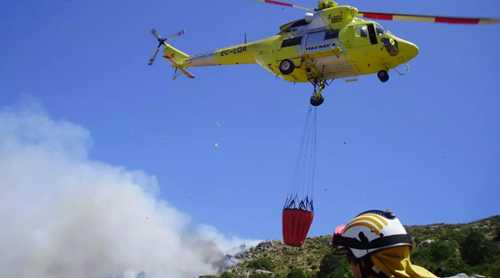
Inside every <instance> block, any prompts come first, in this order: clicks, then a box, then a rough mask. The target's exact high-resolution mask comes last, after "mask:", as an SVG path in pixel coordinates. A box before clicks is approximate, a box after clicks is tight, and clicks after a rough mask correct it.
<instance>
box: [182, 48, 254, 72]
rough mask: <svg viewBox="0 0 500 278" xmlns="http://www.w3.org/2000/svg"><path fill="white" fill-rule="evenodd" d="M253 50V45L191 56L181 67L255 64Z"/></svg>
mask: <svg viewBox="0 0 500 278" xmlns="http://www.w3.org/2000/svg"><path fill="white" fill-rule="evenodd" d="M253 49H254V45H253V44H251V43H247V44H240V45H235V46H230V47H225V48H221V49H217V50H213V51H209V52H205V53H201V54H196V55H192V56H189V57H188V58H187V59H186V60H184V61H183V62H182V63H181V65H182V66H183V67H203V66H222V65H224V66H227V65H242V64H254V63H255V58H254V53H253Z"/></svg>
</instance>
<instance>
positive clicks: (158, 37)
mask: <svg viewBox="0 0 500 278" xmlns="http://www.w3.org/2000/svg"><path fill="white" fill-rule="evenodd" d="M185 33H186V30H185V29H183V30H181V31H179V32H177V33H175V34H173V35H171V36H169V37H166V38H162V37H161V36H160V34H158V32H157V31H156V28H153V30H151V34H153V36H155V37H156V39H157V40H158V47H156V49H155V51H154V52H153V55H152V56H151V59H149V63H148V65H150V66H151V65H152V64H153V61H154V60H155V58H156V54H158V51H159V50H160V47H161V46H162V45H163V44H164V43H165V42H166V41H167V40H171V39H173V38H176V37H179V36H181V35H184V34H185Z"/></svg>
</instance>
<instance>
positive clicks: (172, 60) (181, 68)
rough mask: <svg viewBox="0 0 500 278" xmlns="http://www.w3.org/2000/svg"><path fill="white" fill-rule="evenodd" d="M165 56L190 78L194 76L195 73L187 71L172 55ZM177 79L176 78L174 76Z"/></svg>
mask: <svg viewBox="0 0 500 278" xmlns="http://www.w3.org/2000/svg"><path fill="white" fill-rule="evenodd" d="M163 58H165V59H167V61H168V62H169V63H170V64H172V66H173V67H174V68H176V69H178V70H180V71H181V72H182V73H184V74H185V75H186V76H187V77H189V78H194V75H192V74H191V73H190V72H189V71H187V70H186V69H185V68H183V67H182V66H181V65H180V64H179V63H177V62H176V61H175V60H174V59H172V57H170V56H168V55H165V56H163ZM174 79H175V78H174Z"/></svg>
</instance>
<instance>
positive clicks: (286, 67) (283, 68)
mask: <svg viewBox="0 0 500 278" xmlns="http://www.w3.org/2000/svg"><path fill="white" fill-rule="evenodd" d="M294 69H295V64H294V63H293V61H292V60H288V59H285V60H283V61H281V63H280V72H281V73H282V74H284V75H289V74H291V73H292V72H293V70H294Z"/></svg>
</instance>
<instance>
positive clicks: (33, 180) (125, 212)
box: [0, 102, 259, 278]
mask: <svg viewBox="0 0 500 278" xmlns="http://www.w3.org/2000/svg"><path fill="white" fill-rule="evenodd" d="M91 146H92V140H91V137H90V133H89V131H87V130H85V129H84V128H82V127H81V126H78V125H75V124H72V123H70V122H66V121H56V120H53V119H51V118H50V117H49V116H48V115H47V113H45V111H44V110H43V109H42V108H41V107H40V105H38V104H37V103H34V102H29V103H27V104H25V105H22V106H18V107H14V108H12V107H11V108H5V109H2V110H0V270H1V271H0V277H2V278H3V277H6V278H7V277H9V278H10V277H16V278H35V277H36V278H38V277H47V278H63V277H64V278H67V277H71V278H79V277H81V278H89V277H92V278H106V277H125V278H135V277H144V278H146V277H147V278H197V277H198V276H200V275H204V274H217V273H218V272H220V271H221V270H222V269H224V268H225V267H226V266H227V260H226V258H225V255H226V253H227V251H228V250H231V248H233V247H237V246H240V244H242V243H245V244H246V246H248V247H250V246H254V245H256V244H257V243H258V242H259V240H248V239H238V238H231V239H226V238H224V236H223V235H220V234H219V233H218V231H217V230H216V229H215V228H213V227H211V226H208V225H199V226H194V225H193V224H192V223H191V222H190V217H189V216H188V215H186V214H184V213H182V212H180V211H178V210H177V209H176V208H174V207H172V206H171V205H169V204H168V203H167V202H165V201H162V200H159V199H158V197H157V196H158V193H159V189H158V182H157V180H156V178H155V177H154V176H151V175H148V174H146V173H144V172H142V171H131V170H126V169H124V168H122V167H117V166H112V165H109V164H106V163H103V162H99V161H92V160H90V159H89V158H88V156H87V155H88V152H89V149H90V147H91ZM214 238H216V239H217V241H216V242H215V241H213V239H214Z"/></svg>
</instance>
